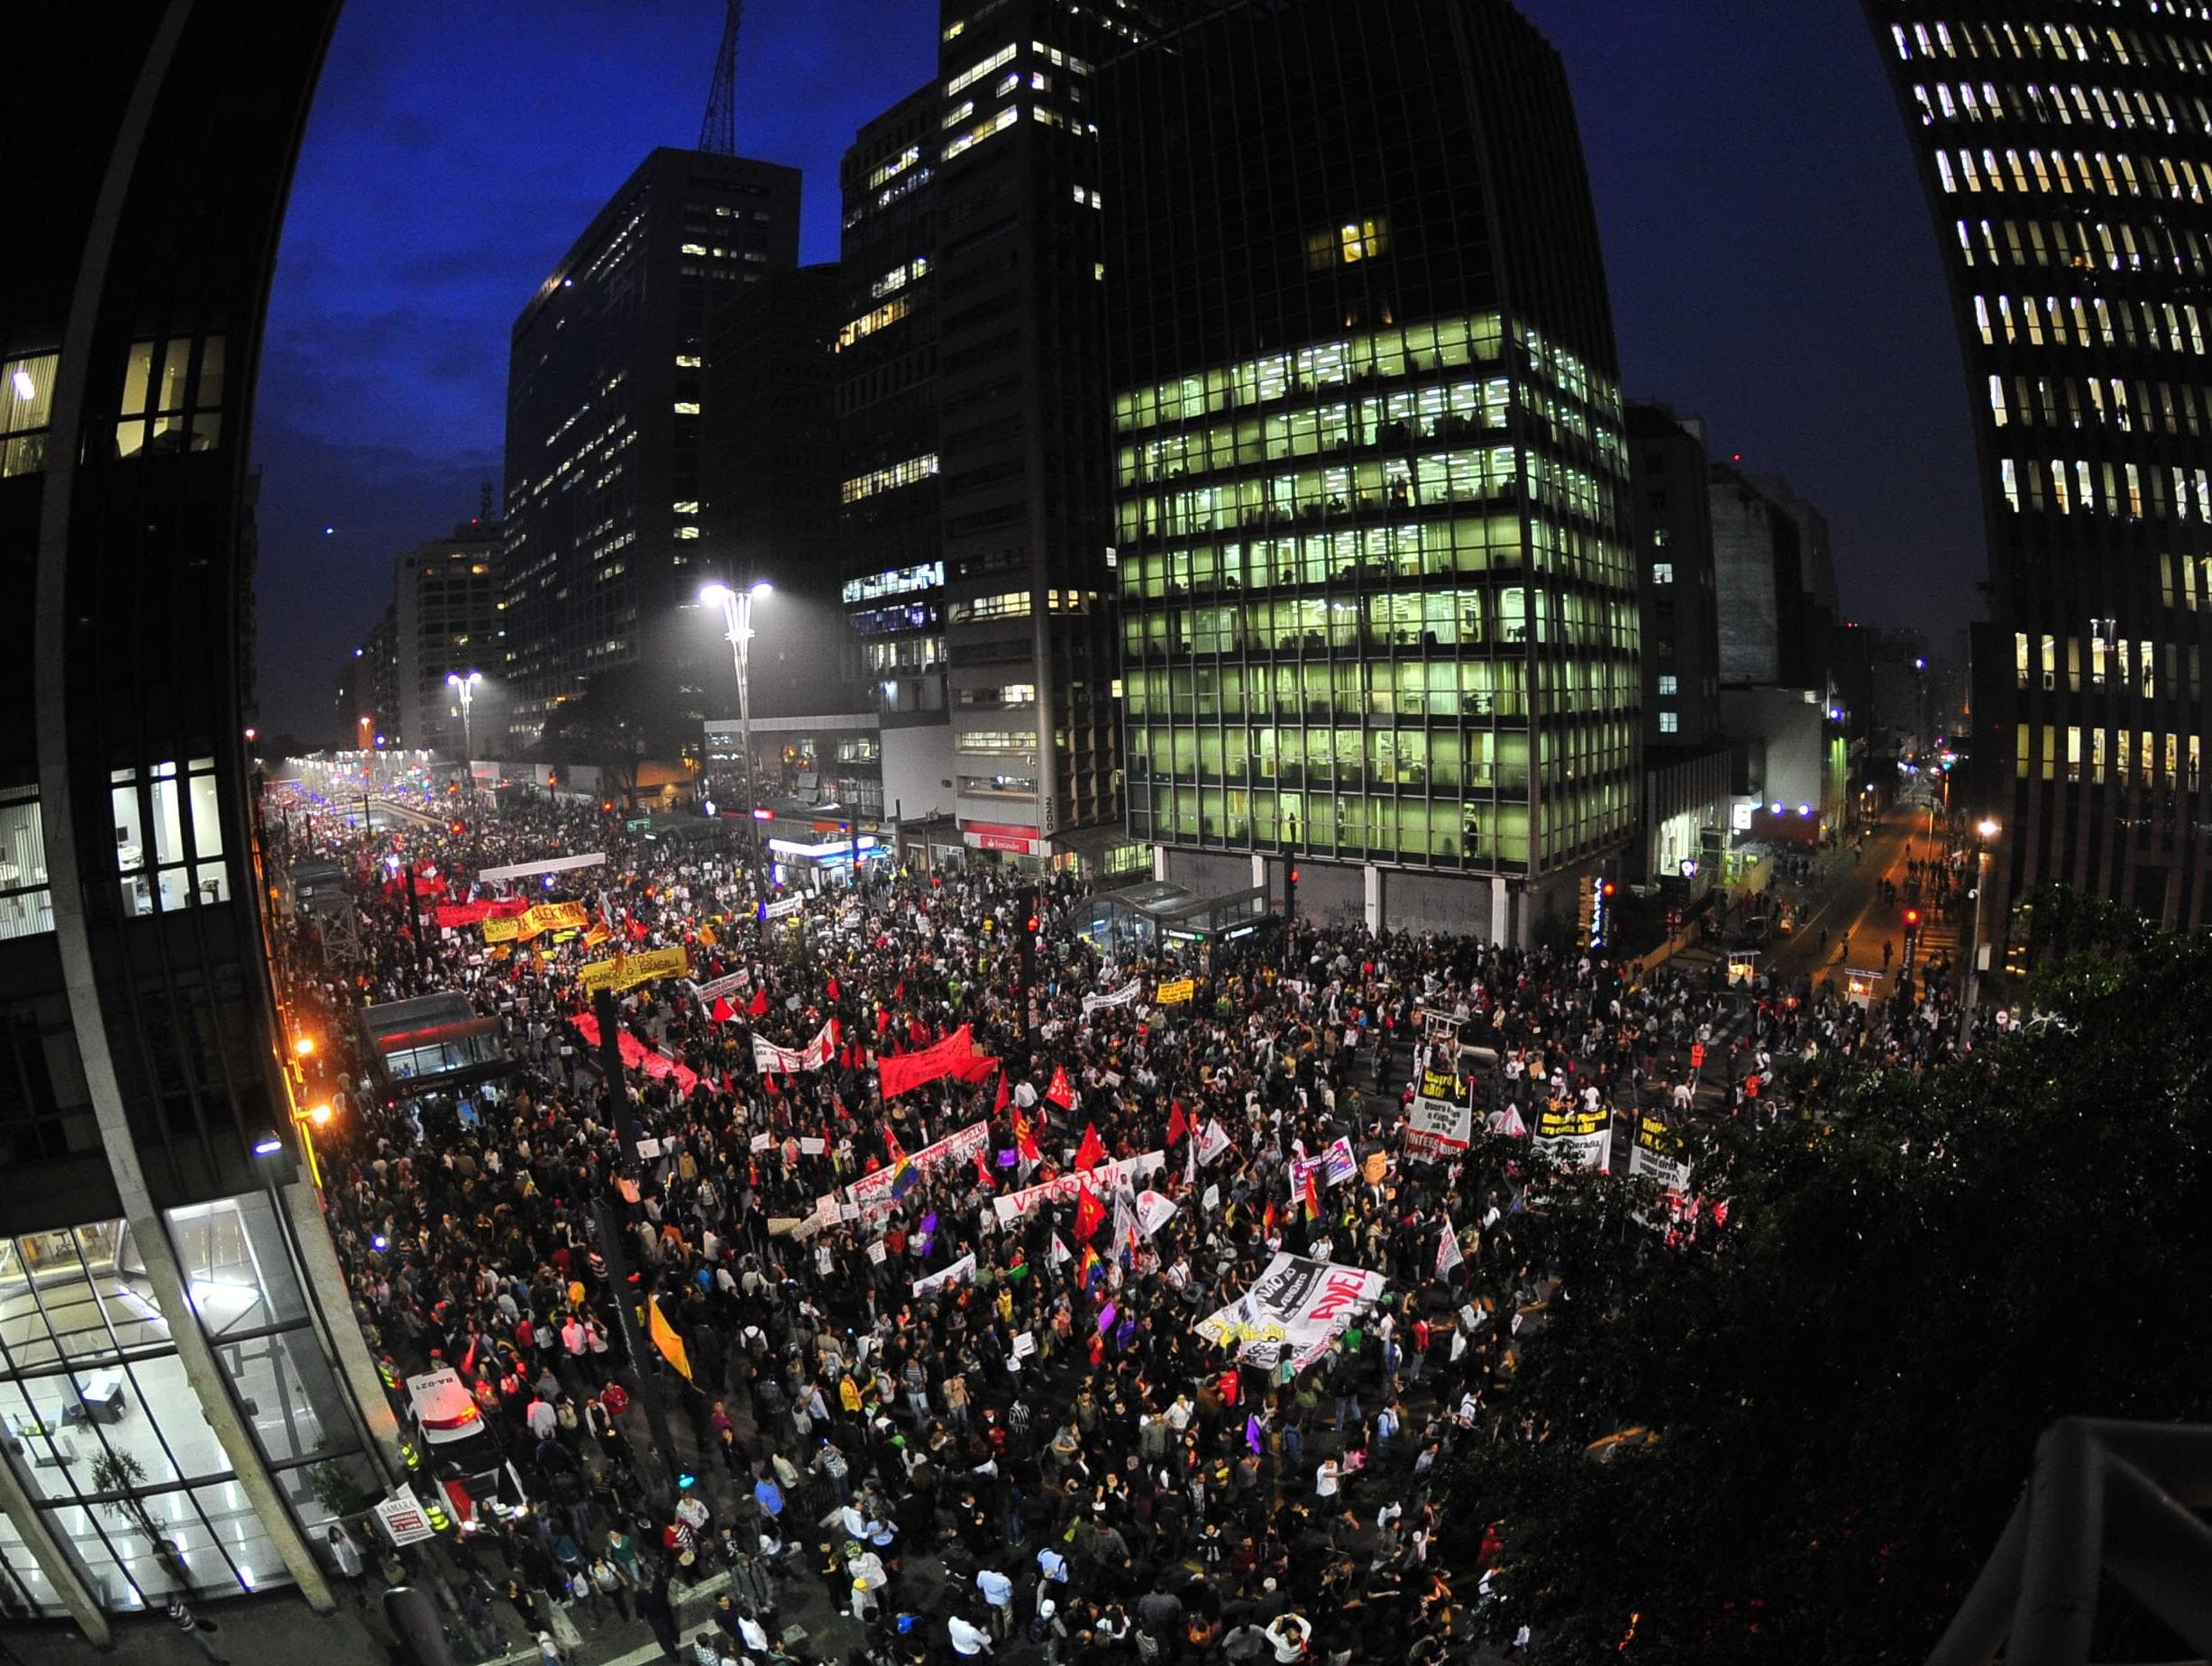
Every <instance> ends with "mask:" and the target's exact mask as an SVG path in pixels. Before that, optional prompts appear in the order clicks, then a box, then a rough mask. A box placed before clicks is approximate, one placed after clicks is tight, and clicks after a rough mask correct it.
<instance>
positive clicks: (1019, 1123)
mask: <svg viewBox="0 0 2212 1666" xmlns="http://www.w3.org/2000/svg"><path fill="white" fill-rule="evenodd" d="M1014 1149H1016V1150H1018V1151H1019V1152H1020V1153H1021V1160H1022V1161H1023V1162H1025V1163H1034V1162H1036V1161H1037V1129H1036V1127H1035V1125H1034V1124H1032V1123H1031V1122H1030V1121H1029V1119H1028V1117H1026V1116H1024V1115H1022V1113H1021V1112H1019V1111H1017V1112H1014Z"/></svg>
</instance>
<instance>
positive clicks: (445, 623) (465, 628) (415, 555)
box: [392, 518, 507, 758]
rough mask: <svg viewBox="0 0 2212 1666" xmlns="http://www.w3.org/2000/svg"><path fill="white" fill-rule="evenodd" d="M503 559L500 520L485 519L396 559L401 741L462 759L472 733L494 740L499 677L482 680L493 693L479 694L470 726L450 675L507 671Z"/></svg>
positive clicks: (464, 524) (394, 599)
mask: <svg viewBox="0 0 2212 1666" xmlns="http://www.w3.org/2000/svg"><path fill="white" fill-rule="evenodd" d="M498 565H499V523H498V522H497V521H486V520H483V519H482V518H479V519H477V520H473V521H464V522H462V524H461V525H460V526H455V527H454V528H453V531H452V536H450V537H445V538H434V539H432V540H431V541H430V542H429V543H427V544H420V545H416V547H415V548H413V549H411V550H406V551H402V552H401V553H400V554H398V555H397V556H395V557H394V558H393V560H392V625H393V631H394V644H395V646H396V648H397V650H398V662H399V664H398V673H399V674H398V691H399V717H398V729H397V731H396V738H397V740H398V742H399V743H400V744H403V745H405V746H410V747H416V748H419V749H420V750H423V751H425V752H434V753H436V754H438V755H440V756H442V757H445V758H458V757H460V756H461V755H462V742H463V741H464V739H465V740H474V741H483V742H491V741H493V739H494V737H495V733H496V726H497V724H498V713H497V710H496V709H495V707H494V703H493V702H494V700H496V698H497V692H496V691H497V686H498V685H497V683H496V682H489V683H487V684H484V685H480V687H481V688H483V689H485V690H486V691H485V692H479V693H478V694H476V695H475V696H473V697H472V699H473V709H472V712H471V719H470V721H469V722H468V723H467V724H466V725H464V724H463V723H462V717H461V703H460V699H459V697H458V696H457V695H456V694H455V693H454V692H453V691H452V689H451V688H450V687H449V686H447V683H446V681H445V679H446V678H447V677H449V676H454V675H459V676H463V677H465V676H467V675H468V674H469V673H471V672H479V673H482V674H483V675H484V676H485V677H486V678H488V679H496V678H498V676H499V675H500V673H502V672H503V671H504V670H505V669H506V657H507V656H506V652H505V642H504V639H503V637H502V636H501V630H502V624H501V621H502V620H503V618H504V617H505V616H504V614H503V613H502V612H501V610H500V608H499V578H498Z"/></svg>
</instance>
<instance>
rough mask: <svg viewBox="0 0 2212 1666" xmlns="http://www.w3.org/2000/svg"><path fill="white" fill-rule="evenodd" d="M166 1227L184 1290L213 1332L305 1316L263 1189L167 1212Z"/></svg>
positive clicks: (273, 1208)
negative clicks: (181, 1276)
mask: <svg viewBox="0 0 2212 1666" xmlns="http://www.w3.org/2000/svg"><path fill="white" fill-rule="evenodd" d="M169 1237H170V1238H171V1240H173V1241H174V1242H175V1243H176V1245H177V1259H178V1265H179V1266H180V1267H181V1268H183V1271H184V1277H185V1285H186V1288H187V1290H189V1291H190V1293H191V1296H192V1304H193V1306H194V1308H195V1310H196V1311H197V1313H198V1314H199V1317H200V1324H201V1327H202V1328H203V1329H204V1330H206V1332H207V1333H208V1334H209V1335H210V1336H212V1337H215V1338H218V1339H219V1338H221V1337H222V1336H223V1335H224V1333H225V1332H230V1331H252V1330H260V1329H261V1328H263V1327H265V1326H268V1325H272V1324H295V1323H298V1322H299V1321H301V1320H303V1319H305V1318H306V1316H307V1305H306V1298H305V1296H303V1295H301V1293H300V1287H299V1279H298V1277H297V1274H296V1273H295V1272H294V1271H293V1268H292V1259H291V1251H290V1249H289V1248H288V1246H287V1245H286V1243H285V1241H284V1235H283V1232H282V1230H281V1229H280V1227H279V1224H278V1221H277V1215H276V1206H275V1205H274V1204H272V1203H271V1202H270V1199H269V1197H268V1195H266V1194H265V1193H261V1192H249V1193H247V1194H245V1195H242V1196H239V1197H223V1198H217V1199H216V1200H215V1202H213V1203H208V1204H189V1205H187V1206H186V1207H185V1208H182V1209H172V1210H170V1211H169Z"/></svg>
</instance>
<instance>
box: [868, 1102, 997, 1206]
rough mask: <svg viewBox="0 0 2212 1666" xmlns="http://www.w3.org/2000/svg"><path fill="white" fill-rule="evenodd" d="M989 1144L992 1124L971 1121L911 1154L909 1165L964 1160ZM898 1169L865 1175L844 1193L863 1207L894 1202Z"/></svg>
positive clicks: (931, 1165)
mask: <svg viewBox="0 0 2212 1666" xmlns="http://www.w3.org/2000/svg"><path fill="white" fill-rule="evenodd" d="M990 1144H991V1124H990V1123H989V1122H970V1123H969V1124H968V1125H967V1126H966V1127H965V1128H964V1129H962V1130H960V1131H959V1132H958V1133H956V1134H947V1135H946V1136H945V1138H944V1139H942V1140H938V1141H937V1143H936V1144H935V1145H926V1146H924V1147H922V1149H920V1150H919V1151H914V1152H910V1153H909V1155H908V1158H907V1161H908V1164H909V1167H913V1168H917V1169H920V1170H923V1171H925V1172H926V1171H928V1170H929V1169H932V1168H935V1167H937V1166H938V1165H939V1164H941V1163H964V1162H966V1161H967V1160H968V1159H969V1158H973V1156H974V1155H975V1154H976V1153H977V1152H978V1151H981V1150H983V1149H986V1148H988V1147H989V1146H990ZM898 1172H899V1171H898V1169H897V1168H896V1167H891V1168H879V1169H877V1170H876V1171H875V1172H874V1173H873V1174H866V1175H863V1176H861V1177H860V1178H859V1179H857V1180H855V1181H854V1182H853V1184H852V1185H848V1186H846V1187H845V1196H846V1197H847V1198H848V1199H850V1200H851V1201H852V1202H854V1203H855V1204H859V1205H860V1206H861V1207H862V1208H863V1209H866V1208H868V1207H870V1206H872V1205H873V1204H888V1203H890V1202H891V1180H892V1177H893V1176H895V1175H897V1173H898Z"/></svg>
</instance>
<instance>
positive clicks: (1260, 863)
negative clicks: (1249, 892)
mask: <svg viewBox="0 0 2212 1666" xmlns="http://www.w3.org/2000/svg"><path fill="white" fill-rule="evenodd" d="M1252 883H1254V884H1256V885H1264V884H1266V883H1267V858H1266V856H1262V855H1261V854H1260V853H1259V852H1258V851H1257V850H1256V851H1254V852H1253V853H1252Z"/></svg>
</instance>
